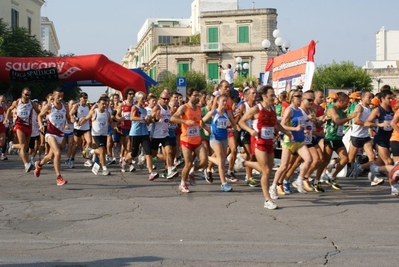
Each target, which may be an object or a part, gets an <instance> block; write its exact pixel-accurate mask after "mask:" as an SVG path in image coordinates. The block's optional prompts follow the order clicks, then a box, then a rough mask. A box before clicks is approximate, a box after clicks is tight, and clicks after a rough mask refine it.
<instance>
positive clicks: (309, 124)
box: [301, 109, 315, 145]
mask: <svg viewBox="0 0 399 267" xmlns="http://www.w3.org/2000/svg"><path fill="white" fill-rule="evenodd" d="M301 110H302V113H303V116H304V117H305V123H304V127H303V128H304V129H305V130H306V133H305V141H304V144H305V145H310V144H312V140H313V136H312V135H313V130H314V129H315V125H314V122H313V121H312V120H309V119H308V115H309V114H314V112H312V111H311V110H309V111H310V112H309V114H306V112H305V111H304V110H303V109H301Z"/></svg>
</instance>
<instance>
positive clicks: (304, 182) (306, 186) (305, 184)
mask: <svg viewBox="0 0 399 267" xmlns="http://www.w3.org/2000/svg"><path fill="white" fill-rule="evenodd" d="M302 184H303V189H305V190H306V191H307V192H312V191H313V188H312V187H311V186H310V183H309V180H307V179H305V180H303V183H302Z"/></svg>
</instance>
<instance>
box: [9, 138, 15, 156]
mask: <svg viewBox="0 0 399 267" xmlns="http://www.w3.org/2000/svg"><path fill="white" fill-rule="evenodd" d="M13 150H14V142H13V141H10V142H9V143H8V154H10V155H11V154H12V152H13Z"/></svg>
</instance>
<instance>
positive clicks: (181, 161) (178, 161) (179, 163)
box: [174, 158, 184, 167]
mask: <svg viewBox="0 0 399 267" xmlns="http://www.w3.org/2000/svg"><path fill="white" fill-rule="evenodd" d="M183 163H184V161H183V160H182V159H181V158H179V159H175V161H174V165H175V167H179V166H180V165H182V164H183Z"/></svg>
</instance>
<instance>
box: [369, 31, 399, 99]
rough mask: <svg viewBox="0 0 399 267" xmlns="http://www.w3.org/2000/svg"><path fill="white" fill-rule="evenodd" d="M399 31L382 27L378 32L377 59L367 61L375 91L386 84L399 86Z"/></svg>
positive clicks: (394, 86)
mask: <svg viewBox="0 0 399 267" xmlns="http://www.w3.org/2000/svg"><path fill="white" fill-rule="evenodd" d="M398 42H399V31H392V30H386V29H385V28H384V27H382V28H381V29H380V30H379V31H378V32H377V33H376V60H374V61H367V62H366V65H365V67H364V68H365V69H366V71H367V73H368V74H369V75H370V76H371V77H372V80H373V92H378V91H379V89H380V87H381V86H382V85H384V84H389V85H390V86H391V87H393V88H396V89H398V88H399V68H398V67H399V46H398V45H397V44H398Z"/></svg>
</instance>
